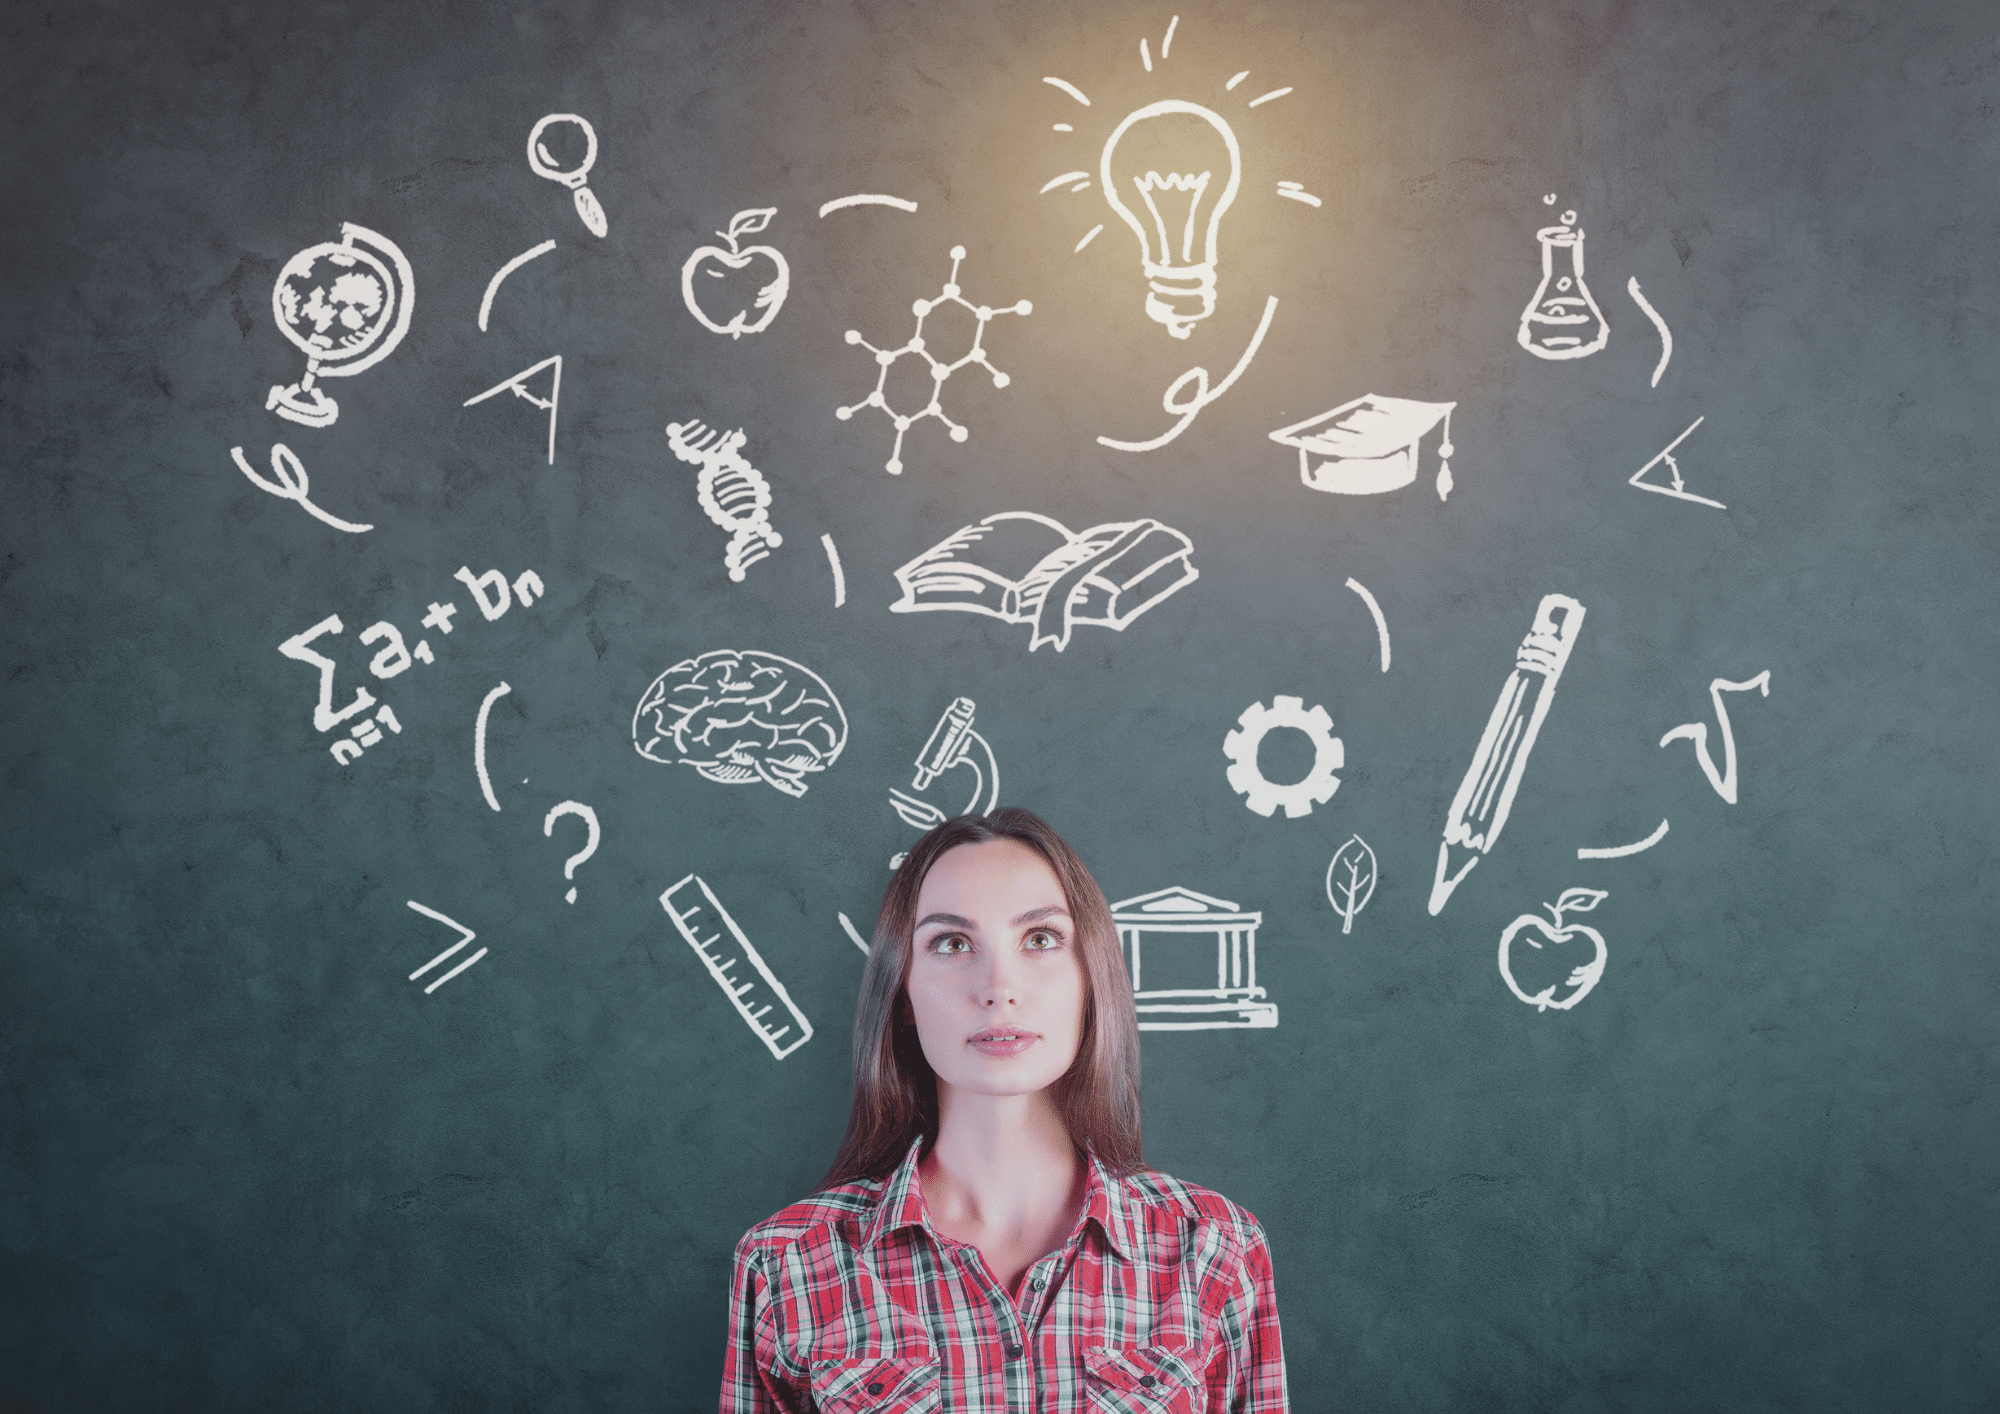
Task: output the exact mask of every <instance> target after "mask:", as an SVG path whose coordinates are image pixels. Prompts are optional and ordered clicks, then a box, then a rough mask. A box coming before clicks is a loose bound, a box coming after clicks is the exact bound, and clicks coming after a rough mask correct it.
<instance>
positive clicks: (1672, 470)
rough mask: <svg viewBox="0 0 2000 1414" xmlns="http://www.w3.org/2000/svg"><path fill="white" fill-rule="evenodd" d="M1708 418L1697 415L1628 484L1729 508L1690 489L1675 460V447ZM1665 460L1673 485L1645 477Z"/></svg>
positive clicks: (1719, 509) (1685, 499) (1659, 493)
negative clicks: (1682, 477)
mask: <svg viewBox="0 0 2000 1414" xmlns="http://www.w3.org/2000/svg"><path fill="white" fill-rule="evenodd" d="M1707 420H1708V415H1707V414H1706V413H1704V414H1702V415H1701V416H1700V417H1697V418H1696V419H1695V420H1694V421H1693V422H1690V423H1689V424H1688V425H1687V429H1686V430H1685V431H1683V432H1682V433H1681V435H1680V436H1678V437H1676V438H1674V440H1673V441H1671V442H1669V443H1667V445H1666V446H1664V447H1662V448H1661V449H1660V451H1659V452H1658V453H1657V454H1656V455H1655V456H1654V457H1653V459H1652V460H1651V461H1649V462H1647V463H1646V464H1645V465H1644V466H1642V467H1640V468H1639V469H1638V470H1637V471H1635V472H1633V473H1632V476H1631V478H1630V479H1629V480H1628V481H1627V482H1626V483H1625V484H1626V485H1628V486H1636V487H1638V488H1639V489H1640V490H1641V491H1651V492H1653V493H1654V494H1655V495H1660V496H1672V497H1674V498H1675V499H1676V500H1681V501H1693V502H1694V503H1695V504H1696V505H1698V506H1713V507H1715V508H1716V509H1717V510H1718V511H1726V510H1728V509H1729V507H1727V506H1725V505H1723V504H1722V502H1720V501H1711V500H1710V499H1709V498H1708V497H1706V496H1697V495H1695V494H1694V492H1692V491H1690V490H1688V489H1687V483H1686V482H1685V481H1683V480H1682V479H1681V464H1680V463H1679V462H1677V461H1675V460H1674V448H1676V447H1678V446H1679V445H1680V444H1681V443H1683V442H1685V441H1686V440H1687V439H1688V437H1689V435H1690V434H1691V433H1693V431H1694V430H1695V428H1697V427H1699V426H1701V425H1702V423H1704V422H1706V421H1707ZM1663 462H1664V463H1665V464H1666V468H1667V474H1668V475H1669V476H1671V477H1672V478H1673V485H1671V486H1662V485H1660V484H1659V483H1657V482H1653V481H1647V480H1645V479H1644V478H1645V475H1646V473H1647V472H1649V471H1651V470H1652V469H1653V468H1654V467H1656V466H1659V465H1660V464H1661V463H1663Z"/></svg>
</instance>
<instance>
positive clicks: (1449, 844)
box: [1430, 594, 1584, 918]
mask: <svg viewBox="0 0 2000 1414" xmlns="http://www.w3.org/2000/svg"><path fill="white" fill-rule="evenodd" d="M1583 615H1584V608H1583V605H1581V604H1579V603H1578V602H1577V601H1576V600H1574V599H1572V598H1570V597H1569V596H1568V595H1567V594H1547V595H1544V596H1543V597H1542V602H1541V603H1540V604H1539V605H1538V606H1537V607H1536V609H1535V619H1534V622H1533V623H1532V624H1531V625H1530V626H1529V628H1528V636H1527V637H1526V638H1524V639H1522V640H1521V647H1520V649H1519V651H1518V652H1517V653H1516V654H1515V656H1514V671H1513V672H1511V673H1509V674H1508V675H1507V681H1506V682H1505V683H1504V684H1502V685H1501V688H1500V696H1499V698H1498V699H1497V700H1496V701H1495V702H1494V704H1493V713H1492V715H1491V716H1489V717H1488V718H1487V719H1486V730H1485V731H1484V732H1482V733H1481V734H1480V737H1479V746H1478V748H1477V749H1476V750H1475V751H1474V752H1473V753H1472V764H1471V765H1470V766H1469V767H1467V768H1466V772H1465V779H1464V780H1462V781H1460V782H1459V785H1458V793H1457V794H1456V795H1454V796H1453V797H1452V800H1451V813H1450V814H1449V815H1448V816H1446V817H1445V826H1444V839H1443V840H1442V841H1441V842H1440V843H1439V845H1438V859H1437V875H1436V877H1435V878H1434V879H1433V881H1432V883H1431V899H1430V912H1431V916H1432V917H1433V918H1435V917H1436V916H1437V915H1438V913H1439V912H1440V911H1442V910H1443V908H1444V905H1445V901H1446V900H1447V899H1449V898H1450V897H1451V895H1452V890H1454V889H1456V888H1457V887H1458V886H1459V883H1460V882H1461V881H1462V880H1463V879H1464V878H1465V876H1466V875H1467V874H1469V873H1471V872H1472V866H1473V865H1475V864H1477V863H1478V862H1479V861H1480V859H1481V858H1483V857H1484V856H1485V855H1487V854H1489V853H1491V852H1492V849H1493V846H1494V844H1495V843H1496V842H1497V841H1498V840H1499V838H1500V831H1501V830H1502V829H1503V828H1505V826H1506V824H1507V813H1508V812H1509V811H1510V810H1512V809H1513V808H1514V793H1515V792H1516V791H1517V790H1519V789H1520V788H1521V776H1522V774H1523V773H1524V772H1525V771H1526V770H1527V769H1528V754H1529V753H1530V752H1532V751H1533V750H1534V749H1535V738H1536V737H1538V736H1540V735H1541V731H1542V722H1543V721H1544V720H1545V719H1546V718H1547V717H1548V715H1549V708H1550V707H1552V706H1553V705H1555V697H1556V684H1557V683H1558V682H1560V681H1561V680H1562V673H1563V668H1564V666H1565V665H1566V664H1567V663H1568V662H1569V654H1570V649H1571V648H1572V647H1574V646H1575V644H1576V635H1577V633H1578V632H1579V631H1580V630H1581V629H1582V627H1583ZM1524 715H1525V717H1526V721H1525V724H1524V722H1523V720H1522V719H1523V717H1524Z"/></svg>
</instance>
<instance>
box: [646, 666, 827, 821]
mask: <svg viewBox="0 0 2000 1414" xmlns="http://www.w3.org/2000/svg"><path fill="white" fill-rule="evenodd" d="M632 745H633V748H634V749H635V750H637V751H638V753H639V754H640V755H641V756H643V757H645V758H646V759H647V760H648V761H657V762H659V763H660V764H661V765H665V766H673V765H682V766H692V767H694V768H695V771H696V772H697V773H698V774H699V775H700V776H701V778H702V779H703V780H706V781H714V782H716V783H717V784H719V785H748V784H750V783H751V782H754V781H762V782H764V783H765V784H766V785H768V786H770V787H771V788H772V789H773V790H777V791H782V792H783V793H784V794H786V795H789V796H794V797H796V796H801V795H804V794H805V793H806V788H807V785H808V784H809V783H808V782H807V780H806V777H807V776H809V775H811V774H812V773H814V772H816V771H824V770H825V769H826V768H827V767H829V766H831V765H832V764H833V763H834V762H835V761H837V760H839V759H840V752H841V749H842V748H843V747H845V746H846V745H847V714H846V713H845V712H843V711H842V710H841V707H840V701H839V699H837V698H836V697H835V696H834V695H833V689H832V688H830V687H828V686H827V685H826V683H825V682H824V681H822V680H821V679H820V677H819V675H818V674H817V673H814V672H813V671H812V670H811V669H810V668H806V667H803V666H801V665H800V664H798V663H794V662H793V661H792V660H791V659H789V658H780V657H779V656H778V655H777V654H775V653H760V652H757V651H755V650H752V649H741V650H738V649H730V648H718V649H716V650H714V651H713V652H710V653H704V654H702V655H701V656H700V657H698V658H689V659H686V660H685V661H683V662H679V663H676V664H674V666H673V667H671V668H669V669H667V670H666V671H665V672H664V673H661V674H660V675H659V677H657V678H655V679H654V680H653V683H652V686H650V687H648V688H647V689H646V694H645V696H643V697H641V698H640V699H639V707H638V710H637V711H635V712H634V713H633V714H632Z"/></svg>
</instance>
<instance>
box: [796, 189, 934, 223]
mask: <svg viewBox="0 0 2000 1414" xmlns="http://www.w3.org/2000/svg"><path fill="white" fill-rule="evenodd" d="M850 206H893V207H895V208H896V209H897V210H898V211H915V210H916V209H917V204H916V203H915V202H914V201H905V200H904V199H903V198H902V197H900V196H876V195H873V194H862V195H859V196H838V197H835V198H834V199H833V200H832V201H828V202H822V203H821V204H820V208H819V214H820V219H821V220H825V219H826V218H827V217H828V216H830V215H831V214H832V213H834V212H836V211H845V210H847V209H848V208H849V207H850Z"/></svg>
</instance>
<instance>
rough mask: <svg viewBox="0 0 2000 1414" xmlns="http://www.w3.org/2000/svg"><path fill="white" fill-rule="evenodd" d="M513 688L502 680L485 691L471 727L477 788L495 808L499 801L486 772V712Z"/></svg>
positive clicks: (496, 808)
mask: <svg viewBox="0 0 2000 1414" xmlns="http://www.w3.org/2000/svg"><path fill="white" fill-rule="evenodd" d="M513 690H514V689H513V688H511V687H509V686H507V684H506V683H504V682H503V683H501V684H500V686H498V687H496V688H494V689H493V690H492V691H491V692H489V693H487V694H486V700H485V701H484V702H482V703H480V704H479V721H478V723H477V724H476V725H474V727H473V728H472V764H473V765H474V766H476V767H478V768H479V789H480V790H481V791H482V792H483V793H484V794H485V796H486V803H487V804H488V805H490V806H492V807H493V808H494V809H495V810H498V809H499V808H500V802H499V800H498V799H496V798H495V797H494V794H493V781H492V779H491V778H490V777H488V776H487V774H486V714H487V713H488V712H491V711H492V710H493V704H494V703H496V702H498V701H499V700H500V699H501V698H503V697H505V696H506V695H507V694H508V693H510V692H512V691H513Z"/></svg>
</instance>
